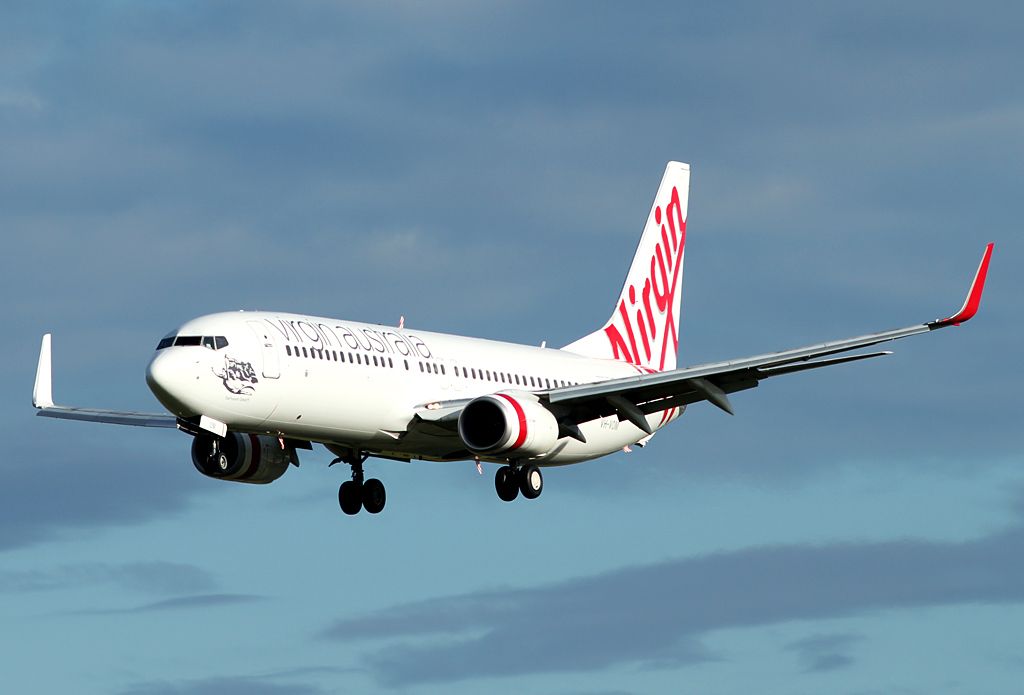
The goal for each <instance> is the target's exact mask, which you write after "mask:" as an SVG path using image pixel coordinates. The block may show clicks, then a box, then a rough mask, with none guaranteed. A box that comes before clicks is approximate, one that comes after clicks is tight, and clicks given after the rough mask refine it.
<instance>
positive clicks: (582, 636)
mask: <svg viewBox="0 0 1024 695" xmlns="http://www.w3.org/2000/svg"><path fill="white" fill-rule="evenodd" d="M387 5H388V6H387V7H384V6H383V4H381V3H370V2H352V3H330V2H316V1H308V2H301V1H300V2H293V3H287V4H271V3H262V2H215V3H205V2H202V3H201V2H185V1H181V2H171V1H162V2H150V3H133V2H111V1H100V2H49V3H33V2H21V1H19V0H14V1H13V2H6V3H4V4H3V5H2V6H0V152H2V153H3V156H2V157H0V235H2V239H3V242H4V243H3V252H2V253H0V298H2V299H3V313H4V323H5V329H4V336H5V339H4V341H3V343H2V344H0V350H2V356H0V394H3V397H2V399H0V415H2V419H0V423H2V424H0V428H2V431H0V432H2V438H3V441H4V443H5V448H6V456H5V457H4V461H3V463H2V464H0V465H2V468H3V476H2V477H0V644H2V645H3V646H2V649H0V673H2V674H3V681H4V684H5V689H9V690H11V691H12V692H78V693H114V694H117V695H127V694H132V695H205V694H207V693H218V694H222V695H223V694H227V695H231V694H233V693H247V694H255V695H300V694H303V695H305V694H319V693H383V694H391V693H408V694H410V695H417V694H420V693H440V692H443V693H454V694H456V695H458V694H461V693H467V694H468V693H479V692H491V693H518V692H524V691H528V692H534V693H538V694H540V695H554V694H556V693H559V694H560V693H567V694H569V695H613V694H614V695H620V694H625V693H631V694H642V693H664V692H679V693H703V694H712V695H713V694H716V693H735V692H752V691H754V692H761V693H782V694H797V695H798V694H801V693H820V692H830V693H837V694H840V695H855V694H856V695H866V694H869V693H906V694H914V693H933V692H944V693H970V694H972V695H974V694H978V693H982V694H988V693H993V694H1000V693H1016V692H1019V683H1020V682H1021V680H1022V677H1024V656H1022V650H1021V647H1022V645H1024V465H1022V464H1024V460H1022V454H1024V446H1022V445H1024V441H1022V439H1024V438H1022V430H1021V427H1020V422H1021V420H1022V416H1024V407H1022V405H1021V398H1020V391H1021V387H1022V386H1024V378H1022V377H1024V374H1022V367H1021V363H1020V360H1019V346H1020V345H1021V342H1022V339H1024V330H1022V329H1021V327H1020V324H1019V322H1018V321H1017V320H1016V319H1017V318H1018V317H1019V316H1020V313H1021V308H1022V300H1021V298H1022V297H1024V279H1022V276H1021V274H1020V273H1019V272H1017V271H1016V268H1017V267H1018V266H1019V265H1020V258H1021V254H1022V252H1024V243H1022V238H1021V234H1020V229H1019V221H1018V220H1019V212H1018V210H1019V205H1020V191H1019V184H1020V181H1022V180H1024V83H1022V82H1021V80H1020V75H1021V73H1022V72H1024V51H1022V49H1021V47H1020V41H1019V27H1020V25H1021V22H1022V20H1024V10H1022V9H1021V8H1020V7H1019V5H1018V4H1017V3H1000V2H980V3H971V4H964V3H946V2H906V3H898V4H893V3H873V2H868V3H856V4H853V5H849V4H847V5H839V4H829V3H825V4H822V3H800V2H779V3H771V4H765V3H755V2H746V3H744V2H740V3H714V4H709V3H699V4H698V3H684V2H671V3H631V4H627V3H604V2H593V3H564V4H555V3H538V2H515V3H511V2H492V3H486V4H484V3H470V2H463V1H460V0H451V1H447V2H446V1H442V2H435V3H414V2H397V3H388V4H387ZM669 160H681V161H686V162H689V163H690V164H691V167H692V182H691V193H690V205H689V218H688V225H687V226H688V230H687V231H688V253H687V265H686V269H685V277H684V281H683V282H684V285H683V308H682V325H681V341H680V363H681V364H683V365H686V364H697V363H700V362H705V361H711V360H719V359H726V358H731V357H740V356H744V355H749V354H757V353H760V352H765V351H769V350H777V349H783V348H789V347H796V346H800V345H805V344H809V343H816V342H820V341H823V340H827V339H833V338H842V337H847V336H851V335H858V334H862V333H867V332H872V331H876V330H883V329H888V328H894V327H900V326H905V325H910V324H915V323H921V322H924V321H929V320H932V319H935V318H938V317H942V316H947V315H949V314H950V313H951V312H953V311H955V310H956V309H957V308H958V307H959V306H960V302H961V301H962V298H963V295H964V293H965V292H966V289H967V285H968V284H969V282H970V279H971V275H972V273H973V272H974V270H975V268H976V265H977V262H978V260H979V258H980V256H981V252H982V249H983V247H984V244H985V243H987V242H989V241H995V242H996V250H995V255H994V258H993V260H992V266H991V271H990V274H989V283H988V287H987V291H986V295H985V301H984V302H983V304H982V307H981V310H980V312H979V314H978V316H977V317H976V318H975V319H974V320H973V321H972V322H971V323H970V324H968V325H964V326H961V327H959V328H950V329H948V330H944V331H941V332H938V333H935V334H929V335H925V336H919V337H914V338H911V339H908V340H905V341H900V342H899V343H897V344H895V345H894V346H893V349H894V350H895V354H894V355H892V356H889V357H886V358H884V359H880V360H872V361H870V362H866V363H860V364H854V365H846V366H840V367H836V368H834V369H828V370H816V371H814V372H812V373H806V374H798V375H793V376H790V377H786V378H784V379H775V380H772V381H770V382H766V383H764V384H763V385H762V386H761V387H760V388H758V389H756V390H752V391H747V392H744V393H741V394H737V395H736V396H734V397H733V399H732V401H733V405H734V407H735V409H736V415H735V417H729V416H728V415H726V414H724V413H722V412H721V411H719V410H717V409H715V408H713V407H710V406H708V405H707V404H698V405H695V406H692V407H691V408H690V409H689V410H688V411H687V413H686V414H685V416H684V417H683V418H681V419H680V420H679V421H677V422H676V423H674V424H673V425H672V426H671V427H670V428H668V429H666V430H664V431H662V432H659V433H658V435H657V436H656V437H655V438H654V440H653V441H652V442H651V443H650V445H649V446H648V447H646V448H645V449H643V450H642V451H640V450H637V451H634V452H632V453H629V454H626V453H623V454H617V455H614V456H611V457H607V458H605V459H602V460H599V461H595V462H591V463H587V464H584V465H577V466H569V467H565V468H558V469H552V470H549V471H548V472H547V473H546V476H545V491H544V494H543V496H542V497H541V498H540V499H538V500H536V501H533V502H525V501H523V500H519V501H518V502H517V503H514V504H505V503H502V502H500V501H499V500H498V499H497V497H496V495H495V493H494V488H493V483H492V477H491V471H490V470H489V469H488V470H486V471H485V473H486V475H484V476H478V475H477V474H476V472H475V470H474V467H473V465H472V464H471V463H468V462H460V463H449V464H426V463H422V462H419V463H412V464H402V463H396V462H386V461H373V462H371V463H370V464H368V473H369V474H370V475H373V476H376V477H380V478H381V479H382V480H383V481H384V482H385V484H386V485H387V489H388V506H387V509H386V510H385V511H384V512H383V513H382V514H380V515H379V516H371V515H367V514H361V515H359V516H356V517H346V516H344V515H343V514H341V512H340V510H339V509H338V507H337V497H336V492H337V486H338V485H339V484H340V483H341V482H342V481H343V480H344V479H345V477H346V475H345V471H342V470H340V467H334V468H331V469H328V468H327V464H328V463H329V461H330V460H331V458H332V457H331V456H330V454H328V453H327V452H326V451H324V450H322V449H318V450H317V451H314V452H303V455H302V466H301V467H300V468H299V469H297V470H294V469H293V470H290V471H289V472H288V474H287V475H285V476H284V477H283V478H281V479H280V480H278V481H276V482H275V483H273V484H272V485H267V486H248V485H241V484H233V483H227V482H223V481H216V480H211V479H207V478H203V477H202V476H201V475H200V474H198V473H197V472H196V471H195V470H194V468H193V467H192V465H191V462H190V460H189V444H190V442H189V440H188V437H187V436H186V435H184V434H181V433H179V432H174V431H163V430H161V431H153V430H145V429H141V428H122V427H114V426H106V425H93V424H87V423H77V422H59V421H54V420H48V419H44V418H37V417H35V416H34V413H33V410H32V408H31V406H30V394H31V388H32V382H33V376H34V370H35V363H36V358H37V355H38V349H39V338H40V336H41V335H42V334H43V333H44V332H48V331H51V332H52V333H53V335H54V338H53V355H54V383H55V387H54V388H55V397H56V400H57V401H58V402H61V403H66V404H70V405H88V406H94V407H109V408H121V409H135V410H149V411H154V410H158V409H159V405H158V404H157V402H156V401H155V399H154V398H153V397H152V395H151V394H150V393H149V392H148V389H147V388H146V385H145V381H144V376H143V375H144V369H145V365H146V363H147V361H148V360H149V358H150V356H151V354H152V350H153V348H154V347H155V345H156V342H157V341H158V340H159V338H160V337H161V336H162V335H164V334H165V333H166V332H167V331H168V330H170V329H172V328H174V327H175V326H177V325H179V324H180V323H182V322H183V321H185V320H187V319H189V318H192V317H194V316H198V315H201V314H205V313H209V312H213V311H221V310H231V309H240V308H245V309H266V310H281V311H295V312H300V313H309V314H314V315H326V316H333V317H338V318H347V319H351V320H361V321H369V322H380V323H392V324H394V323H397V322H398V320H399V317H400V316H405V318H406V325H407V326H410V327H416V328H420V329H426V330H439V331H446V332H454V333H460V334H468V335H475V336H481V337H486V338H493V339H500V340H509V341H515V342H524V343H529V344H539V343H540V342H541V341H547V343H548V344H549V345H562V344H566V343H568V342H571V341H572V340H574V339H575V338H577V337H579V336H581V335H583V334H585V333H588V332H590V331H591V330H593V329H594V328H596V327H597V326H599V325H600V324H601V323H602V322H603V321H604V319H605V318H606V317H607V315H608V313H609V312H610V310H611V308H612V307H611V304H612V302H613V301H614V298H615V297H616V296H617V293H618V291H619V288H620V286H621V282H622V278H623V277H624V275H625V272H626V270H627V266H628V263H629V260H630V258H631V256H632V252H633V248H634V246H635V244H636V242H637V239H638V237H639V234H640V231H641V228H642V225H643V221H644V220H645V218H646V215H647V212H648V210H649V207H650V204H651V200H652V198H653V195H654V192H655V190H656V188H657V185H658V182H659V180H660V176H661V173H662V171H663V169H664V166H665V162H666V161H669Z"/></svg>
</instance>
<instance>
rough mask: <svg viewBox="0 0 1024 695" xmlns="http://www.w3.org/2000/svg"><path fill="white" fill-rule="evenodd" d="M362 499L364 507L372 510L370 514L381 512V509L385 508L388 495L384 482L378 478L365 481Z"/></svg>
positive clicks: (369, 510)
mask: <svg viewBox="0 0 1024 695" xmlns="http://www.w3.org/2000/svg"><path fill="white" fill-rule="evenodd" d="M362 499H363V509H365V510H366V511H368V512H370V514H380V512H381V510H382V509H384V502H385V501H386V499H387V495H386V494H385V492H384V483H382V482H380V481H379V480H377V479H376V478H370V479H369V480H367V481H366V482H365V483H363V490H362Z"/></svg>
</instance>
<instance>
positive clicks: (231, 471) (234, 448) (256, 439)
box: [192, 432, 292, 484]
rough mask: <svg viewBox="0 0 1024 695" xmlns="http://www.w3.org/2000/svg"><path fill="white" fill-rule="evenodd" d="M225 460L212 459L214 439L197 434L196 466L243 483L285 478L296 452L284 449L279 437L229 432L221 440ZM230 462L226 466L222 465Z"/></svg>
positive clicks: (194, 452)
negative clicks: (283, 476) (293, 454)
mask: <svg viewBox="0 0 1024 695" xmlns="http://www.w3.org/2000/svg"><path fill="white" fill-rule="evenodd" d="M220 450H221V452H222V453H223V454H224V458H223V459H221V461H220V463H218V461H217V460H216V458H214V457H211V455H210V454H211V452H212V451H213V437H210V436H207V435H197V436H196V437H195V438H194V439H193V440H192V464H193V465H194V466H195V467H196V470H197V471H199V472H200V473H202V474H203V475H206V476H209V477H211V478H220V479H221V480H234V481H236V482H239V483H261V484H262V483H272V482H273V481H275V480H277V479H278V478H280V477H281V476H282V475H284V472H285V471H286V470H288V465H289V464H290V463H291V459H292V452H291V451H290V450H289V449H282V448H281V443H280V442H279V441H278V440H277V438H276V437H268V436H266V435H257V434H239V433H238V432H228V435H227V436H226V437H224V439H222V440H221V441H220ZM225 460H226V463H227V465H226V467H222V466H221V464H222V463H224V462H225Z"/></svg>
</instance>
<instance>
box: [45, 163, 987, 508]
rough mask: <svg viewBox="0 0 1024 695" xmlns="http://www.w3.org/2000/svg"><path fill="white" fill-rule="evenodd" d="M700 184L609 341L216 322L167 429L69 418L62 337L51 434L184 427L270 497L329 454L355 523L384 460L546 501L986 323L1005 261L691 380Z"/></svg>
mask: <svg viewBox="0 0 1024 695" xmlns="http://www.w3.org/2000/svg"><path fill="white" fill-rule="evenodd" d="M689 183H690V167H689V165H688V164H684V163H681V162H669V163H668V165H667V167H666V169H665V173H664V176H663V177H662V180H661V184H660V186H659V187H658V191H657V195H656V197H655V199H654V204H653V205H652V207H651V210H650V213H649V215H648V217H647V222H646V224H645V226H644V229H643V233H642V236H641V239H640V243H639V246H638V247H637V250H636V253H635V255H634V257H633V261H632V264H631V265H630V267H629V272H628V274H627V275H626V281H625V283H624V284H623V288H622V291H621V293H620V295H619V297H618V299H617V300H616V302H615V305H614V308H613V310H612V313H611V316H610V317H609V318H608V320H607V321H606V322H605V323H604V325H603V326H601V327H600V328H598V329H597V330H595V331H593V332H591V333H589V334H587V335H585V336H584V337H582V338H580V339H579V340H576V341H575V342H572V343H570V344H568V345H566V346H564V347H562V348H561V349H552V348H548V347H546V346H544V345H543V344H542V345H541V346H540V347H536V346H528V345H519V344H512V343H505V342H497V341H492V340H482V339H479V338H470V337H463V336H457V335H446V334H441V333H431V332H427V331H419V330H410V329H407V328H405V327H404V320H403V321H402V322H400V325H399V326H397V327H396V326H384V325H377V324H367V323H360V322H356V321H346V320H338V319H332V318H324V317H317V316H307V315H303V314H287V313H278V312H263V311H239V312H227V313H217V314H210V315H207V316H201V317H199V318H196V319H193V320H191V321H188V322H186V323H185V324H184V325H182V326H181V327H180V328H177V329H175V330H173V331H171V332H170V333H168V334H167V335H165V336H164V337H163V338H162V339H161V340H160V341H159V342H158V343H157V346H156V352H155V354H154V355H153V357H152V359H151V360H150V362H149V364H148V367H147V368H146V383H147V384H148V386H149V388H150V390H151V391H152V392H153V394H154V395H155V396H156V398H157V400H158V401H160V403H161V404H162V405H163V406H164V408H166V409H167V411H168V412H166V413H140V412H134V411H116V410H98V409H92V408H76V407H67V406H60V405H55V404H54V401H53V396H52V367H51V334H49V333H47V334H46V335H44V336H43V339H42V344H41V346H40V353H39V362H38V366H37V369H36V380H35V386H34V389H33V397H32V403H33V405H34V406H35V407H36V408H37V414H38V415H41V416H44V417H53V418H62V419H71V420H85V421H90V422H105V423H114V424H121V425H138V426H143V427H168V428H177V429H179V430H181V431H183V432H185V433H187V434H189V435H191V436H192V446H191V453H192V463H193V464H194V466H195V467H196V469H197V470H198V471H199V472H200V473H202V474H203V475H206V476H209V477H211V478H219V479H221V480H230V481H235V482H244V483H270V482H273V481H274V480H277V479H278V478H280V477H281V476H282V475H283V474H284V472H285V471H286V470H287V469H288V468H289V467H290V466H296V467H297V466H298V465H299V458H298V450H309V449H312V447H313V444H314V443H318V444H321V445H323V446H324V447H326V448H327V449H328V450H329V451H330V452H331V453H332V454H333V455H334V456H335V457H336V458H335V459H334V460H333V461H332V462H331V463H330V465H334V464H335V463H345V464H348V465H349V466H350V467H351V478H350V479H349V480H347V481H345V482H344V483H342V484H341V486H340V488H339V490H338V502H339V505H340V507H341V509H342V511H343V512H345V513H346V514H350V515H351V514H357V513H358V512H359V511H360V510H362V509H365V510H366V511H367V512H368V513H371V514H376V513H379V512H380V511H381V510H383V508H384V506H385V501H386V492H385V488H384V485H383V483H381V481H380V480H379V479H376V478H370V479H366V478H365V474H364V464H365V462H366V461H367V459H368V458H369V457H375V458H377V459H395V460H399V461H406V462H408V461H411V460H413V459H417V460H424V461H457V460H471V461H475V462H476V466H477V470H478V471H480V470H482V467H481V462H485V463H492V464H497V465H498V468H497V470H496V473H495V480H494V485H495V490H496V492H497V495H498V497H499V498H500V499H502V500H504V501H506V502H511V501H513V500H515V499H516V498H517V497H518V496H519V495H520V494H522V496H523V497H524V498H527V499H535V498H537V497H539V496H540V494H541V492H542V490H543V486H544V479H543V474H542V473H541V470H542V469H543V468H545V467H547V466H560V465H567V464H573V463H579V462H582V461H587V460H591V459H595V458H598V457H601V456H606V455H608V454H612V453H615V452H618V451H623V450H625V451H629V450H630V447H632V446H640V447H643V446H644V445H646V444H647V443H648V442H649V441H650V440H651V438H652V437H654V435H655V434H656V433H657V432H658V431H659V430H661V429H662V428H663V427H665V426H666V425H668V424H669V423H671V422H673V421H674V420H676V419H678V418H679V417H680V416H681V415H682V414H683V413H684V411H685V410H686V408H687V406H690V405H692V404H694V403H698V402H701V401H707V402H708V403H710V404H711V405H713V406H716V407H718V408H720V409H721V410H723V411H725V412H726V413H729V414H732V413H733V407H732V404H731V402H730V400H729V395H730V394H733V393H735V392H738V391H744V390H747V389H751V388H754V387H756V386H758V384H759V383H760V382H761V381H763V380H764V379H768V378H771V377H776V376H782V375H785V374H794V373H797V372H802V371H807V370H811V369H818V368H820V367H829V366H833V365H838V364H844V363H847V362H855V361H859V360H865V359H871V358H875V357H880V356H883V355H888V354H891V352H890V351H873V352H860V353H855V354H843V353H847V352H849V351H853V350H858V349H861V348H866V347H870V346H874V345H878V344H880V343H885V342H888V341H892V340H897V339H899V338H906V337H908V336H912V335H917V334H919V333H929V332H931V331H934V330H937V329H940V328H946V327H947V326H956V325H959V324H961V323H964V322H966V321H968V320H970V319H971V318H972V317H973V316H974V315H975V314H976V313H977V311H978V307H979V305H980V303H981V295H982V292H983V290H984V286H985V278H986V275H987V273H988V266H989V260H990V258H991V256H992V249H993V244H991V243H990V244H988V245H987V246H986V247H985V251H984V254H983V255H982V259H981V263H980V265H979V266H978V270H977V272H976V273H975V276H974V280H973V282H972V283H971V286H970V290H969V291H968V293H967V298H966V300H965V301H964V304H963V306H962V307H961V308H960V310H959V311H957V312H956V313H955V314H953V315H951V316H949V317H947V318H943V319H936V320H934V321H930V322H927V323H921V324H915V325H911V326H908V327H906V328H898V329H895V330H888V331H882V332H879V333H872V334H869V335H863V336H859V337H854V338H847V339H844V340H835V341H831V342H825V343H820V344H817V345H810V346H807V347H800V348H795V349H790V350H784V351H781V352H774V353H767V354H762V355H755V356H752V357H745V358H741V359H732V360H727V361H722V362H714V363H710V364H701V365H697V366H693V367H685V368H677V366H676V359H677V352H678V343H679V309H680V302H681V297H682V293H681V287H682V280H683V259H684V251H685V248H686V220H687V207H688V202H689Z"/></svg>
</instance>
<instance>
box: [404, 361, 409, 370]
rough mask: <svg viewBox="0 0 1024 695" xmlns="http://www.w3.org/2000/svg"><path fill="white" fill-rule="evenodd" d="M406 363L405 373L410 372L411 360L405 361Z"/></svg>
mask: <svg viewBox="0 0 1024 695" xmlns="http://www.w3.org/2000/svg"><path fill="white" fill-rule="evenodd" d="M404 362H405V371H409V360H404Z"/></svg>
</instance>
